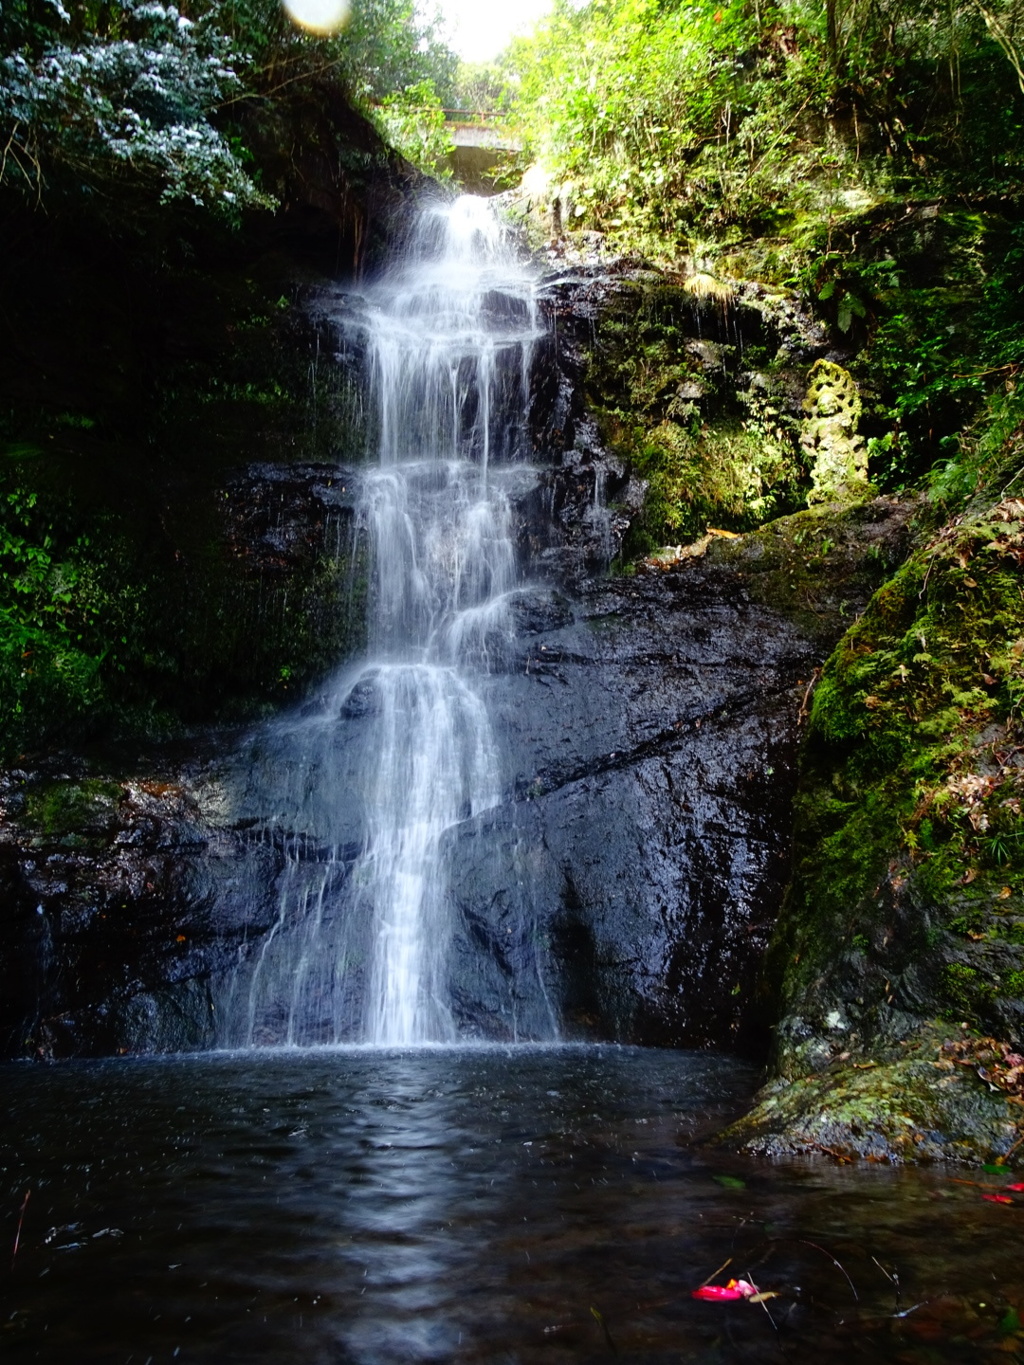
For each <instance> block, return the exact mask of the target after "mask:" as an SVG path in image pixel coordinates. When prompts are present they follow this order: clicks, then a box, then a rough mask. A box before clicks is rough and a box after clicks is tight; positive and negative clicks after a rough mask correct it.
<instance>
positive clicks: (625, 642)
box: [0, 468, 906, 1056]
mask: <svg viewBox="0 0 1024 1365" xmlns="http://www.w3.org/2000/svg"><path fill="white" fill-rule="evenodd" d="M311 477H312V478H313V479H314V481H315V482H316V483H317V485H318V486H319V484H320V483H322V482H323V481H324V479H325V474H324V471H323V470H322V469H319V468H318V469H316V470H313V471H311ZM533 496H535V492H531V491H529V490H523V497H524V498H526V499H527V500H529V498H531V497H533ZM824 515H825V514H823V513H820V512H819V513H814V514H805V519H807V518H809V519H810V522H809V524H814V525H817V524H818V523H819V522H820V521H821V519H822V517H823V516H824ZM905 516H906V509H905V508H901V507H900V506H899V505H897V504H889V503H880V504H878V505H876V506H875V507H873V508H871V509H866V510H864V511H862V512H859V513H857V514H848V517H847V522H848V524H846V529H845V532H844V531H843V530H841V529H837V527H840V526H841V524H842V519H841V518H836V522H835V526H834V527H833V538H834V539H835V540H836V543H837V548H836V549H834V550H833V551H832V552H831V554H832V555H833V556H835V559H836V563H835V564H834V565H833V566H832V568H831V569H829V567H828V566H827V565H820V566H818V569H817V577H816V580H815V581H816V582H817V594H818V595H817V596H815V597H814V598H813V599H812V600H813V601H814V603H815V605H816V606H817V607H818V608H819V610H818V611H816V612H812V613H811V614H810V616H809V621H810V622H813V623H814V626H815V629H813V630H812V629H810V628H809V626H808V624H806V623H803V622H802V621H801V619H800V617H799V614H798V613H796V612H795V611H794V607H793V603H792V602H791V601H789V600H788V599H786V597H785V592H783V593H782V598H781V600H780V602H779V603H778V604H775V605H773V604H772V601H771V599H772V593H771V592H770V591H769V590H768V585H769V583H770V582H774V580H775V579H778V580H779V583H780V584H782V585H784V587H785V590H786V591H788V592H792V591H804V592H806V591H808V588H807V584H806V581H805V582H804V583H803V585H802V587H800V586H798V587H796V588H794V587H792V586H791V585H793V584H794V583H797V579H796V578H795V573H796V569H795V561H794V558H793V557H794V556H795V557H797V558H799V559H800V562H801V564H802V565H803V567H804V572H805V573H807V572H808V569H807V564H806V562H805V559H804V556H805V555H806V539H805V532H806V530H807V526H806V525H805V524H804V520H802V519H801V518H795V519H792V520H793V522H794V526H793V527H791V528H790V530H791V532H792V534H791V535H790V536H789V537H788V540H787V538H786V537H784V536H783V535H782V532H781V531H780V529H779V528H778V527H775V528H766V530H765V531H764V532H761V533H759V535H758V536H752V537H747V538H745V539H744V540H743V541H742V542H741V541H735V542H729V544H728V545H725V546H723V547H722V549H721V551H719V552H718V553H715V554H711V553H710V552H709V554H708V555H706V556H705V557H704V558H703V559H691V560H686V561H682V562H680V563H679V564H677V565H675V566H674V567H672V568H670V569H667V570H661V569H649V570H645V571H642V572H640V573H638V574H637V575H635V576H634V577H622V578H618V579H612V580H606V581H600V582H595V583H592V584H591V586H590V588H589V590H588V591H586V592H584V593H581V594H579V595H576V594H572V593H570V592H568V591H566V590H559V589H554V588H550V587H538V588H536V589H532V590H529V591H524V592H523V593H522V594H521V595H520V597H519V599H518V602H517V607H516V619H517V625H518V631H519V633H518V638H517V644H516V647H515V649H514V651H513V652H512V653H511V654H510V655H509V656H507V657H506V659H505V661H504V664H503V666H502V667H501V668H500V669H498V670H497V671H496V672H495V673H494V674H493V676H492V677H491V680H490V682H489V684H488V690H489V697H488V700H489V703H490V706H491V708H492V715H493V717H494V720H495V726H496V729H497V731H498V733H499V734H500V735H501V736H502V742H503V746H504V772H505V774H506V779H507V782H506V788H505V792H504V794H503V799H502V801H501V803H500V804H499V805H498V806H497V807H495V808H494V809H492V810H490V811H488V812H486V813H485V814H483V815H481V816H480V817H478V818H476V819H467V820H465V821H463V822H462V823H461V824H460V825H458V826H456V827H455V828H454V829H453V830H452V832H451V835H450V839H449V855H450V868H451V886H452V894H453V897H454V900H455V902H456V905H457V907H458V911H459V919H460V924H461V926H462V927H461V929H460V931H459V933H458V935H457V939H456V945H455V955H454V959H455V960H454V964H453V972H452V997H453V1004H454V1009H455V1013H456V1016H457V1018H458V1020H459V1023H460V1027H461V1028H462V1029H463V1030H464V1031H465V1032H467V1033H468V1034H470V1035H471V1036H473V1035H475V1036H482V1037H490V1038H497V1039H513V1038H519V1039H523V1038H531V1037H535V1038H546V1037H552V1036H557V1035H561V1036H569V1037H583V1038H587V1037H590V1038H612V1039H618V1040H622V1041H633V1042H643V1043H652V1044H664V1045H679V1044H685V1045H704V1044H716V1045H723V1044H738V1045H740V1046H743V1047H745V1048H747V1049H749V1050H752V1051H755V1052H756V1051H759V1050H763V1045H764V1041H765V1039H764V1035H763V1032H762V1031H761V1028H760V1024H759V1021H758V1019H757V1018H756V1017H755V1015H754V1014H753V1013H752V1012H751V1002H752V999H753V989H752V987H753V980H754V976H755V973H756V971H757V969H758V965H759V963H760V960H761V957H762V954H763V950H764V947H765V944H766V943H767V940H768V936H769V934H770V932H771V929H772V926H773V923H774V919H775V914H776V911H777V908H778V904H779V901H780V898H781V894H782V891H783V888H784V885H785V882H786V880H787V877H788V872H789V840H790V799H791V795H792V789H793V783H794V758H795V746H796V743H797V739H798V735H799V718H800V711H801V702H802V699H803V698H804V696H805V693H806V691H807V684H808V682H809V680H810V678H811V676H812V673H813V670H814V668H815V667H816V665H817V664H818V663H819V662H820V660H821V659H822V657H823V656H824V653H825V652H827V649H828V648H829V644H830V640H831V638H834V633H837V632H838V631H839V630H840V629H841V624H842V620H843V618H842V617H841V616H840V615H839V612H838V610H837V611H835V613H834V615H831V616H830V619H831V620H832V623H833V624H832V625H831V627H830V629H831V631H832V632H833V634H832V636H830V635H829V633H828V631H826V630H825V628H824V627H823V625H822V613H821V611H820V608H821V606H822V604H823V603H825V602H828V601H829V600H830V599H829V598H828V593H829V592H830V591H831V592H838V591H839V588H840V585H841V588H842V592H843V594H844V599H843V600H844V601H845V602H846V609H847V610H856V609H857V606H858V604H859V603H861V602H863V600H864V598H865V596H866V594H867V593H868V592H869V591H870V587H871V583H872V577H871V575H872V574H877V572H879V564H880V562H884V558H885V555H886V554H887V553H891V554H896V553H897V552H898V548H897V547H898V544H899V541H900V538H901V536H902V535H903V526H904V522H905ZM787 544H788V545H789V554H790V559H789V560H787V559H786V551H785V548H784V547H785V545H787ZM780 545H781V546H782V547H783V548H780ZM844 547H845V549H844ZM855 555H859V556H860V562H861V565H862V568H864V566H868V567H867V568H865V569H864V572H863V573H862V575H861V576H860V577H859V578H858V576H857V573H856V572H854V571H853V570H854V568H855V567H856V565H855V563H854V558H853V557H855ZM752 564H753V565H759V566H760V574H759V575H758V574H754V573H752V572H751V571H750V566H751V565H752ZM773 576H774V577H773ZM777 586H778V585H777ZM780 591H782V589H781V588H780ZM364 691H366V690H365V689H364ZM321 704H322V703H320V702H318V700H317V699H316V698H315V697H313V698H311V699H310V701H309V702H308V703H307V706H306V709H307V710H308V709H309V708H313V709H316V708H317V707H318V706H319V705H321ZM372 705H373V696H372V695H371V694H370V692H369V691H366V694H365V695H364V693H363V692H360V691H359V689H356V690H355V691H354V692H353V693H352V694H351V695H350V697H349V703H348V705H347V707H346V709H345V711H344V713H343V714H342V715H340V716H339V717H338V718H337V726H338V743H339V745H340V746H341V749H342V750H344V748H345V745H346V743H347V742H348V741H347V740H346V735H348V736H349V737H350V738H351V736H354V735H355V734H356V730H357V729H358V727H359V726H360V724H362V723H364V721H365V716H366V714H367V712H368V709H369V708H372ZM275 733H276V732H275V731H273V730H268V731H267V732H266V733H265V734H264V733H263V732H262V731H257V732H256V733H255V735H254V736H253V737H250V738H246V737H245V736H239V735H236V736H230V735H227V736H224V735H222V736H220V737H219V738H214V739H213V740H211V741H208V742H207V743H206V744H204V745H200V746H197V745H195V744H193V745H191V746H186V751H185V752H182V751H181V750H180V749H179V752H177V753H175V752H172V751H170V750H166V749H165V751H164V752H163V753H162V754H159V755H158V756H157V757H156V758H154V757H152V756H151V757H150V758H149V759H147V760H144V761H143V760H139V759H138V758H136V759H135V760H134V761H133V762H132V763H131V764H130V765H128V764H125V765H124V766H130V768H131V771H132V772H133V773H137V772H140V771H146V772H147V773H148V776H147V777H146V778H145V779H140V778H138V777H137V776H132V777H131V778H130V779H127V778H123V777H120V778H111V777H110V776H109V775H104V776H102V777H97V776H96V775H95V774H94V773H93V774H87V773H86V771H85V769H84V768H83V767H82V766H81V765H79V766H78V767H77V768H76V767H74V766H72V767H66V768H65V769H63V770H61V771H56V770H53V771H42V770H41V771H38V772H34V773H20V774H18V773H15V774H9V775H8V776H7V779H6V786H5V794H4V800H5V806H6V810H5V815H4V820H3V824H2V830H3V836H2V837H3V841H2V843H0V876H2V877H3V886H4V894H3V901H2V903H3V905H4V912H3V913H4V932H3V934H2V936H0V979H2V981H3V990H2V994H0V1030H2V1033H0V1042H2V1045H3V1046H4V1048H5V1050H7V1051H10V1052H13V1053H15V1054H24V1053H26V1052H27V1053H29V1054H32V1055H44V1056H48V1055H67V1054H77V1053H108V1052H116V1051H119V1050H132V1051H134V1050H143V1049H177V1048H195V1047H204V1046H209V1045H211V1044H212V1043H213V1042H214V1041H215V1040H217V1039H218V1037H220V1036H221V1035H220V1034H219V1033H218V1029H219V1026H220V1020H219V1019H218V1017H217V1014H216V1005H217V1002H218V1001H222V1000H223V999H224V998H225V997H226V996H227V995H229V994H230V990H231V982H232V980H233V977H234V973H235V969H236V967H237V966H238V965H239V963H242V964H244V963H245V962H251V961H252V960H253V957H254V955H258V954H259V953H260V952H261V950H262V946H263V944H264V943H265V942H266V941H267V939H268V935H271V934H272V933H274V932H277V931H276V930H275V927H274V926H275V924H276V923H277V920H278V916H279V910H280V904H281V901H280V895H279V888H280V886H281V885H282V878H283V877H285V876H286V875H290V876H293V877H294V876H295V875H296V865H297V864H298V865H300V866H299V873H300V875H301V865H302V864H303V863H306V862H308V863H309V865H310V874H311V875H315V864H316V863H317V862H318V860H320V859H322V857H323V850H322V848H321V847H320V844H319V843H318V841H317V838H316V837H315V836H314V837H306V838H304V837H303V832H302V831H298V830H289V829H286V828H283V827H281V826H280V825H275V824H274V822H273V819H272V814H273V813H272V812H271V811H269V810H268V809H267V807H266V804H265V799H264V798H265V795H266V790H265V787H266V784H265V783H264V782H263V779H262V776H261V765H268V766H269V770H270V771H271V772H272V773H274V772H277V771H278V770H279V769H280V766H281V765H280V753H275V752H274V746H275V744H276V743H277V741H276V740H275V738H274V735H275ZM298 777H299V778H301V774H298ZM274 780H277V779H274ZM268 821H269V822H270V823H269V824H268ZM332 821H334V823H333V825H332V836H333V838H335V839H336V840H338V841H339V846H344V847H349V846H351V854H352V857H351V858H349V859H348V862H347V863H346V862H345V860H344V859H343V860H342V861H341V862H339V864H338V866H337V871H336V875H337V876H346V875H348V871H350V870H351V865H352V862H353V861H354V858H355V856H356V854H357V853H358V849H359V838H360V831H359V817H358V812H357V811H356V810H354V809H353V810H352V811H350V812H348V814H346V813H345V812H342V813H341V816H340V818H339V817H336V816H335V815H333V814H332ZM346 821H347V822H348V823H347V824H346ZM349 826H350V827H349ZM346 868H347V869H348V870H346ZM287 931H288V930H287V926H286V927H285V929H284V930H282V932H287Z"/></svg>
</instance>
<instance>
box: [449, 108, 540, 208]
mask: <svg viewBox="0 0 1024 1365" xmlns="http://www.w3.org/2000/svg"><path fill="white" fill-rule="evenodd" d="M444 112H445V115H446V117H447V118H448V125H447V127H448V132H449V134H450V136H451V139H452V141H453V142H454V143H455V150H454V152H452V153H451V155H450V157H449V164H450V165H451V168H452V170H453V171H454V173H455V177H456V179H457V180H459V181H461V182H462V184H463V186H464V187H465V188H466V189H467V190H471V191H476V192H478V193H483V194H486V193H488V192H490V191H492V190H493V189H494V185H495V181H496V180H497V179H498V177H499V176H500V175H501V173H502V171H503V170H504V169H505V167H506V166H507V165H508V163H509V162H510V161H511V159H512V156H513V155H514V154H515V153H516V152H520V151H522V149H523V144H522V142H521V141H520V139H519V138H516V137H513V136H512V135H511V134H510V133H509V131H508V129H507V128H505V127H503V126H502V125H501V124H500V123H497V122H488V120H487V118H486V116H484V117H480V116H476V117H474V118H473V120H472V121H470V120H469V119H467V117H466V112H465V111H464V110H461V109H446V110H445V111H444Z"/></svg>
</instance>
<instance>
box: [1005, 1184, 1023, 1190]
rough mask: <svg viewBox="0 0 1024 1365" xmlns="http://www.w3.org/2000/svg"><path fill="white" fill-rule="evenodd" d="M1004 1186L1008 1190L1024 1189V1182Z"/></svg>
mask: <svg viewBox="0 0 1024 1365" xmlns="http://www.w3.org/2000/svg"><path fill="white" fill-rule="evenodd" d="M1003 1188H1004V1189H1007V1190H1024V1184H1020V1183H1018V1184H1016V1185H1005V1186H1004V1187H1003Z"/></svg>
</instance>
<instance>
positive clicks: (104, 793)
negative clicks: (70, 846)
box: [24, 778, 125, 842]
mask: <svg viewBox="0 0 1024 1365" xmlns="http://www.w3.org/2000/svg"><path fill="white" fill-rule="evenodd" d="M124 794H125V792H124V788H123V787H122V786H121V785H120V784H119V783H117V782H111V781H109V780H108V779H106V778H80V779H72V778H68V779H66V780H63V781H62V780H57V781H50V782H46V783H45V784H44V785H42V786H39V787H36V788H35V789H34V790H30V791H29V792H27V793H26V798H25V808H24V821H25V824H26V825H28V826H29V828H30V829H31V828H35V829H37V830H38V831H39V834H40V835H41V836H44V837H45V838H47V839H50V840H60V841H66V840H68V839H69V838H70V839H83V840H86V841H90V842H91V841H93V840H95V839H97V838H104V837H105V836H107V835H108V834H109V833H110V832H111V831H112V830H113V829H114V828H115V826H116V825H117V808H118V805H119V804H120V802H121V800H122V799H123V797H124Z"/></svg>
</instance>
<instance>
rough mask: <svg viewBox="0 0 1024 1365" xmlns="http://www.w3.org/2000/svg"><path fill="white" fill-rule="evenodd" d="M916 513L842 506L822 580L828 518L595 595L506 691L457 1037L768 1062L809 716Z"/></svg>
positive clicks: (465, 897) (496, 689)
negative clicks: (699, 1049)
mask: <svg viewBox="0 0 1024 1365" xmlns="http://www.w3.org/2000/svg"><path fill="white" fill-rule="evenodd" d="M909 511H910V509H909V508H908V507H907V506H904V505H901V504H899V503H897V502H894V501H880V502H878V503H876V504H871V505H870V506H869V507H865V508H863V509H858V510H847V511H846V512H838V511H834V512H833V523H834V526H833V537H834V541H835V545H834V546H833V548H831V549H830V554H829V556H825V557H824V558H823V559H819V561H818V562H817V563H815V564H814V565H809V564H808V563H807V560H808V558H811V557H812V551H811V549H810V547H808V549H807V550H805V549H804V538H803V537H802V536H801V535H800V531H801V530H803V529H806V526H808V525H809V526H814V527H818V528H820V527H821V526H823V525H824V524H825V514H821V516H822V520H820V521H819V520H818V516H819V514H817V513H815V514H803V519H801V518H800V517H797V518H791V519H789V522H788V523H786V524H784V525H782V526H779V527H772V526H770V527H766V528H764V530H762V531H761V532H758V533H757V534H756V535H753V536H750V537H744V538H743V539H742V540H736V541H732V542H729V544H728V545H727V546H726V547H725V548H724V549H723V550H722V551H721V552H720V553H719V554H718V555H716V556H712V555H710V554H709V555H708V556H707V557H706V558H705V559H703V560H701V559H690V560H686V561H682V562H680V563H679V564H677V565H676V566H675V567H673V568H672V569H670V570H668V571H665V570H657V569H651V570H647V571H644V572H641V573H638V574H636V575H635V576H634V577H623V578H618V579H613V580H608V581H606V582H605V583H603V584H600V585H594V586H593V587H592V589H591V591H590V593H588V594H587V595H586V596H584V597H582V598H581V599H577V600H576V602H575V604H574V606H575V610H574V616H573V619H572V620H571V621H569V622H565V623H564V624H561V625H559V626H557V627H556V628H552V629H549V630H547V631H545V632H541V633H538V634H537V635H535V636H533V637H532V638H530V639H529V641H528V643H527V645H526V647H525V648H524V649H522V651H521V653H520V655H519V657H518V659H517V660H516V661H515V664H514V666H513V667H511V668H510V670H509V671H508V673H507V674H505V675H504V676H502V677H500V678H496V679H494V680H493V682H492V684H491V688H490V698H489V700H490V704H491V707H492V710H493V713H494V714H495V716H496V718H497V721H498V726H499V730H500V732H501V733H502V734H503V735H505V737H506V744H507V748H508V752H509V763H510V768H511V771H512V772H513V774H514V778H513V788H512V790H511V791H510V792H509V794H508V800H507V801H506V803H505V804H504V805H503V806H501V807H499V808H497V809H496V810H493V811H489V812H487V813H486V814H485V815H483V816H481V817H480V818H479V819H478V820H476V821H473V822H467V824H465V825H464V826H461V827H460V828H459V829H458V830H457V831H455V833H454V834H453V838H452V845H453V847H452V860H453V866H454V888H455V895H456V898H457V900H458V903H459V906H460V910H461V913H462V915H463V919H464V923H465V924H466V926H467V927H466V931H465V933H464V934H463V935H462V936H461V937H460V939H459V943H458V950H459V965H458V968H457V971H456V977H457V979H458V981H459V983H460V985H459V1002H460V1009H461V1012H462V1018H463V1022H464V1024H466V1025H467V1026H468V1027H471V1028H472V1027H477V1028H480V1029H481V1030H482V1031H484V1032H488V1033H490V1032H494V1031H495V1030H496V1031H497V1032H498V1036H531V1035H532V1036H537V1035H538V1034H539V1035H541V1036H543V1034H544V1032H545V1026H547V1028H550V1021H551V1020H552V1019H555V1020H557V1021H558V1022H559V1026H560V1027H561V1028H562V1029H563V1030H564V1031H565V1032H566V1033H568V1034H569V1035H570V1036H579V1037H599V1038H609V1037H610V1038H616V1039H619V1040H622V1041H632V1042H644V1043H654V1044H659V1045H687V1046H702V1045H708V1044H717V1045H722V1044H726V1043H738V1044H740V1045H741V1046H744V1047H747V1048H751V1049H753V1050H755V1051H759V1050H760V1051H763V1049H764V1048H765V1046H766V1045H767V1038H766V1036H765V1035H763V1034H762V1033H761V1024H760V1021H759V1020H758V1019H757V1018H755V1017H754V1016H753V1015H752V1013H751V1000H752V997H753V995H754V990H753V986H754V979H755V976H756V973H757V970H758V966H759V963H760V960H761V957H762V955H763V952H764V949H765V946H766V944H767V941H768V938H769V936H770V933H771V930H772V927H773V924H774V921H775V916H776V913H777V911H778V907H779V903H780V900H781V897H782V893H783V890H784V888H785V884H786V881H787V879H788V876H789V846H790V824H791V811H790V802H791V798H792V792H793V787H794V782H795V769H796V753H797V743H798V739H799V732H800V717H801V710H802V704H803V702H804V700H805V698H806V695H807V693H808V690H809V687H810V684H811V681H812V678H813V676H814V670H815V668H816V667H817V665H818V664H819V663H820V661H821V659H822V658H823V657H824V654H825V653H826V652H827V650H828V648H829V647H830V645H831V644H832V643H834V641H835V638H836V636H837V635H838V634H839V633H840V632H841V630H842V628H843V621H844V615H843V614H842V613H841V612H840V611H839V610H838V607H839V603H840V600H841V601H842V603H843V605H844V610H845V612H846V613H853V612H856V611H857V610H859V609H860V608H861V607H862V606H863V604H864V602H865V601H866V598H867V596H868V595H869V594H870V592H871V591H872V589H873V587H874V586H875V585H876V584H877V582H878V580H879V576H880V573H881V572H883V568H882V566H883V565H884V563H885V562H886V561H887V559H888V558H889V557H893V558H896V557H898V556H899V554H900V546H901V544H902V542H903V538H904V536H905V523H906V519H907V516H908V514H909ZM794 536H795V538H796V543H794ZM751 564H754V565H757V566H759V568H758V569H757V571H755V572H751V571H750V565H751ZM769 566H771V567H769ZM798 571H799V580H800V581H799V585H798V584H797V575H798ZM773 589H774V590H773ZM808 591H810V592H811V594H812V597H811V601H812V603H813V606H812V607H810V608H808V606H807V603H806V601H804V600H803V599H802V598H801V596H800V593H801V592H804V593H806V592H808ZM524 643H525V642H524ZM481 949H485V951H481ZM524 964H529V965H526V966H524ZM484 1021H486V1022H484Z"/></svg>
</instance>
